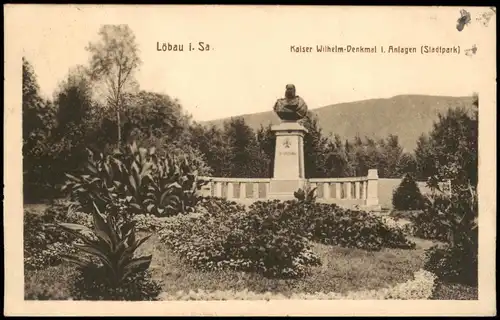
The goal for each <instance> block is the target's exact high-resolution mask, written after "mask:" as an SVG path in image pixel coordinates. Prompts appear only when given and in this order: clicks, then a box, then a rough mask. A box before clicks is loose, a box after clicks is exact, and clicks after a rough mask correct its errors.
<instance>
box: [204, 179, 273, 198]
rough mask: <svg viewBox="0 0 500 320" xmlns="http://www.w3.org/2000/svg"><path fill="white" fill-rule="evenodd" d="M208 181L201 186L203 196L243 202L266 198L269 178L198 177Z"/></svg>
mask: <svg viewBox="0 0 500 320" xmlns="http://www.w3.org/2000/svg"><path fill="white" fill-rule="evenodd" d="M199 179H200V180H206V181H210V182H209V183H208V184H207V185H205V186H204V187H203V188H202V194H203V195H204V196H212V197H218V198H225V199H227V200H231V201H235V202H238V203H243V204H251V203H252V202H254V201H257V200H266V199H268V198H269V197H268V194H269V184H270V183H271V179H266V178H217V177H199Z"/></svg>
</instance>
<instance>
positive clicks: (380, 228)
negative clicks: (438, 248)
mask: <svg viewBox="0 0 500 320" xmlns="http://www.w3.org/2000/svg"><path fill="white" fill-rule="evenodd" d="M200 207H204V208H205V210H198V211H199V213H196V214H190V215H187V216H179V217H174V218H171V219H169V221H168V222H167V223H166V225H165V229H164V230H163V231H162V232H161V239H162V241H164V242H166V244H167V245H168V246H170V247H172V248H173V250H174V252H176V253H177V254H179V256H180V257H182V258H183V259H184V260H185V261H186V262H187V263H189V264H191V265H193V266H195V267H197V268H201V269H206V270H217V269H223V268H229V269H234V270H242V271H255V272H259V273H263V274H265V275H268V276H279V277H289V276H291V277H297V276H301V275H304V274H306V273H307V267H308V266H311V265H317V264H319V263H320V261H319V260H318V258H317V256H316V255H315V254H314V253H313V252H312V251H311V250H310V247H309V244H308V242H309V241H310V240H312V241H317V242H321V243H325V244H331V245H339V246H344V247H353V248H361V249H367V250H380V249H381V248H382V247H390V248H405V249H409V248H414V246H415V244H414V243H412V242H410V241H408V240H407V239H406V238H405V237H404V234H403V232H402V231H401V230H400V229H398V228H395V227H389V226H388V225H387V224H385V223H384V222H383V221H382V220H381V219H380V218H377V217H375V216H373V215H370V214H368V213H365V212H358V211H351V210H345V209H341V208H339V207H337V206H335V205H327V204H316V203H309V202H307V203H306V202H300V201H295V200H293V201H285V202H283V201H279V200H272V201H271V200H270V201H258V202H255V203H253V204H252V205H251V206H250V207H249V208H248V210H244V208H243V207H242V206H240V205H237V204H235V203H231V202H229V201H225V200H222V199H216V200H214V201H213V202H212V201H211V200H209V199H205V200H204V201H203V202H202V204H201V205H200Z"/></svg>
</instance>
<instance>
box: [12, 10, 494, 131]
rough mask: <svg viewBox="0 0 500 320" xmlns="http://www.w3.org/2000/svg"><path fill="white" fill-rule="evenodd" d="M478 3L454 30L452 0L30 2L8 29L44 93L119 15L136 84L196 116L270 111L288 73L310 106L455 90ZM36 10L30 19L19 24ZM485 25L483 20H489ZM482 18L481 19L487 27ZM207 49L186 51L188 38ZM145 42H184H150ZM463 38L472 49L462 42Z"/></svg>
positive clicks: (469, 67)
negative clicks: (339, 49)
mask: <svg viewBox="0 0 500 320" xmlns="http://www.w3.org/2000/svg"><path fill="white" fill-rule="evenodd" d="M488 10H489V9H487V8H477V9H475V8H471V9H469V12H471V15H472V21H471V23H470V25H468V26H466V27H465V29H464V30H463V31H462V32H458V31H457V29H456V21H457V19H458V18H459V17H460V8H454V7H448V8H436V7H434V8H421V7H415V8H399V7H393V8H391V7H387V8H369V7H368V8H348V7H337V8H328V7H314V8H309V7H284V6H281V7H280V6H261V7H258V6H239V7H234V6H226V7H218V6H210V7H208V6H207V7H202V6H173V7H169V6H143V7H139V6H136V7H134V6H84V5H81V6H76V5H75V6H69V5H43V6H37V7H34V9H33V6H32V8H31V9H30V10H24V11H22V12H21V10H19V12H18V14H19V15H20V19H17V20H16V25H15V26H11V27H16V28H20V29H22V32H20V33H19V34H18V35H16V37H18V39H17V40H18V41H19V42H20V43H22V46H23V49H22V50H23V53H22V54H23V55H24V56H25V57H26V58H27V59H28V60H29V61H30V63H31V64H32V65H33V67H34V70H35V73H36V75H37V77H38V82H39V85H40V88H41V91H42V93H43V94H44V95H45V96H47V97H51V96H52V95H53V92H54V90H55V89H56V88H57V86H58V84H59V83H60V82H61V81H62V80H64V79H65V77H66V76H67V74H68V71H69V69H70V68H72V67H74V66H76V65H78V64H82V65H86V64H87V63H88V59H89V54H88V52H87V51H86V50H85V46H86V45H87V44H88V43H89V41H96V40H98V39H99V38H98V31H99V28H100V26H101V25H103V24H128V25H129V27H130V28H131V29H132V31H133V32H134V34H135V36H136V41H137V44H138V47H139V49H140V58H141V60H142V61H143V63H142V65H141V67H140V69H139V71H138V72H137V76H136V79H137V81H138V83H139V84H140V88H141V89H143V90H147V91H154V92H159V93H165V94H168V95H170V96H171V97H174V98H177V99H179V101H180V103H181V104H182V106H183V107H184V109H185V110H186V111H187V112H189V113H190V114H192V115H193V118H194V119H196V120H199V121H206V120H212V119H217V118H223V117H229V116H235V115H241V114H247V113H255V112H263V111H269V110H272V107H273V104H274V102H275V100H276V99H277V98H280V97H282V96H283V94H284V90H285V85H286V84H288V83H293V84H295V86H296V88H297V94H298V95H300V96H302V97H303V98H304V99H305V101H306V103H307V104H308V106H309V108H310V109H314V108H318V107H322V106H325V105H329V104H334V103H341V102H350V101H356V100H364V99H372V98H389V97H392V96H395V95H400V94H427V95H446V96H466V95H470V94H472V93H473V92H477V91H478V88H479V86H480V81H481V77H480V76H481V71H480V70H479V67H478V66H479V65H480V61H481V59H486V58H485V54H486V52H485V51H487V50H490V49H491V47H487V46H488V45H489V44H487V43H486V42H485V40H484V37H481V35H482V34H484V29H485V28H486V27H485V26H484V25H482V24H481V23H479V22H477V21H476V17H478V14H479V13H481V12H488ZM26 21H36V23H26ZM492 25H493V28H494V25H495V22H494V21H493V22H492ZM491 27H492V26H490V28H491ZM199 41H202V42H204V43H205V44H209V45H210V51H204V52H198V51H193V52H188V51H187V48H186V47H187V45H188V43H190V42H191V43H193V45H196V44H197V43H198V42H199ZM157 42H159V43H160V45H161V44H162V43H163V42H165V43H171V44H184V47H185V48H184V50H185V51H184V52H159V51H157ZM292 45H296V46H313V47H315V46H316V45H331V46H334V45H338V46H340V45H342V46H346V45H352V46H363V47H372V46H379V47H380V46H384V47H385V48H386V50H387V47H388V46H389V45H394V46H403V47H416V48H417V51H418V52H420V46H422V45H430V46H438V45H441V46H445V47H452V46H460V50H461V54H460V55H422V54H420V53H417V54H408V55H404V54H396V53H393V54H387V53H386V54H382V53H380V52H379V53H376V54H371V53H316V52H313V53H292V52H290V46H292ZM473 45H476V46H477V47H478V50H477V53H476V54H475V55H474V56H472V57H469V56H467V55H465V54H464V50H465V49H467V48H471V47H472V46H473Z"/></svg>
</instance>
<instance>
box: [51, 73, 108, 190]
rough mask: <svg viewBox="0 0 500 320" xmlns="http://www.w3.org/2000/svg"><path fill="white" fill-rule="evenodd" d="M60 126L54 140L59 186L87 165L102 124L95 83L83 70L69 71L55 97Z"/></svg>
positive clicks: (57, 119) (53, 148)
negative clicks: (88, 150)
mask: <svg viewBox="0 0 500 320" xmlns="http://www.w3.org/2000/svg"><path fill="white" fill-rule="evenodd" d="M54 105H55V108H56V115H55V119H56V125H55V127H54V129H53V134H52V138H51V141H50V145H51V152H53V154H54V162H55V164H56V165H57V172H54V175H55V177H56V178H58V179H57V180H56V181H54V182H55V183H61V182H62V181H61V178H64V173H74V172H75V171H77V170H78V169H79V167H80V166H81V165H82V164H83V163H84V162H82V161H84V160H85V156H86V148H87V147H89V146H91V145H94V141H93V137H92V135H91V134H92V133H93V131H94V130H95V127H96V126H97V124H98V122H97V121H96V120H98V119H97V117H96V114H95V112H93V110H94V108H95V106H94V103H93V101H92V92H91V84H90V81H89V79H88V77H87V72H86V70H85V69H84V68H83V67H76V68H73V69H71V70H70V71H69V73H68V76H67V78H66V79H65V80H64V81H63V82H62V83H61V84H60V86H59V89H58V90H57V91H56V92H55V94H54Z"/></svg>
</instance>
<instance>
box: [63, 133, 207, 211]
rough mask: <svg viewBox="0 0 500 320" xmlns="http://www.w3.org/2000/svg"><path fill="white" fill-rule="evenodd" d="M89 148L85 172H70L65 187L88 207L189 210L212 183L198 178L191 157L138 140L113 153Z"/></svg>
mask: <svg viewBox="0 0 500 320" xmlns="http://www.w3.org/2000/svg"><path fill="white" fill-rule="evenodd" d="M88 152H89V160H88V162H87V165H86V167H85V170H84V174H82V175H79V176H74V175H69V174H67V177H68V181H67V183H66V185H65V186H64V187H63V189H66V190H68V191H70V193H71V194H72V196H73V197H74V198H76V200H78V201H79V202H80V203H81V204H82V206H83V207H84V208H85V209H86V210H87V211H88V210H92V204H96V205H97V207H98V208H99V210H101V211H105V210H116V209H118V211H121V212H122V213H123V214H125V215H131V214H132V215H133V214H138V213H142V214H144V213H148V214H154V215H156V216H165V215H171V214H176V213H179V212H186V211H190V209H191V208H194V206H195V205H196V203H197V202H198V200H199V197H198V194H197V191H198V190H199V189H200V188H201V186H203V184H205V183H208V181H200V180H198V178H197V171H196V170H192V166H191V165H190V163H189V162H188V161H187V160H182V161H181V160H179V159H177V158H175V157H173V156H170V155H168V154H167V155H163V156H159V155H158V154H157V153H156V149H155V148H150V149H146V148H140V147H138V146H137V145H136V144H135V143H132V144H131V145H129V146H127V147H126V148H124V149H123V150H121V151H119V152H115V153H114V154H111V155H103V154H102V153H93V152H92V151H91V150H88Z"/></svg>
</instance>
